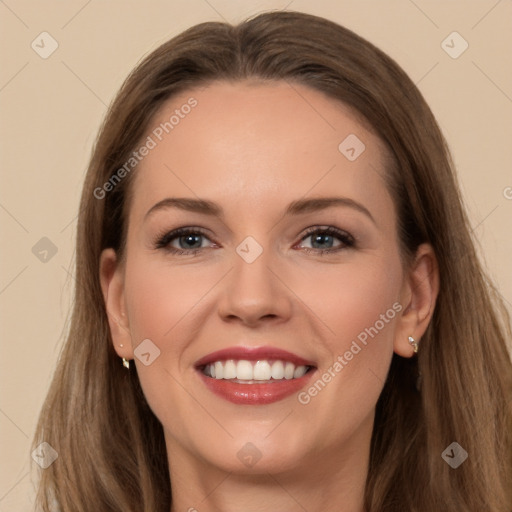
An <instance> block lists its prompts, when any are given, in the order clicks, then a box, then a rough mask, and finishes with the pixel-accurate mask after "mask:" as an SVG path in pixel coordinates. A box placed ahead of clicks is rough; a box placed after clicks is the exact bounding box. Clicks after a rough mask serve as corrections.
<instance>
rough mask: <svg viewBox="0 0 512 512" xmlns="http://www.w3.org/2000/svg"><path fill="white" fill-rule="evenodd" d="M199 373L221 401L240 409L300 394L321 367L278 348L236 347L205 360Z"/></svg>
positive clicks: (211, 355)
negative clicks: (237, 406)
mask: <svg viewBox="0 0 512 512" xmlns="http://www.w3.org/2000/svg"><path fill="white" fill-rule="evenodd" d="M195 369H196V371H197V375H198V376H199V378H200V379H201V381H202V383H203V384H204V385H205V387H206V388H207V389H208V390H209V391H211V392H212V393H213V394H215V395H217V396H218V397H220V398H223V399H224V400H227V401H228V402H231V403H234V404H236V405H266V404H271V403H273V402H277V401H279V400H283V399H285V398H287V397H289V396H291V395H293V394H294V393H298V392H299V391H300V390H301V389H302V388H303V387H304V386H306V384H307V383H308V382H309V381H310V379H311V378H312V376H313V375H314V374H315V372H316V370H317V367H316V366H315V363H314V362H313V361H308V360H306V359H303V358H302V357H299V356H298V355H296V354H293V353H291V352H288V351H285V350H281V349H278V348H275V347H268V346H267V347H244V346H235V347H231V348H227V349H224V350H219V351H217V352H214V353H211V354H209V355H207V356H205V357H203V358H201V359H200V360H199V361H197V362H196V364H195Z"/></svg>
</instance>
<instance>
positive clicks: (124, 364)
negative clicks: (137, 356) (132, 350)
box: [123, 357, 130, 370]
mask: <svg viewBox="0 0 512 512" xmlns="http://www.w3.org/2000/svg"><path fill="white" fill-rule="evenodd" d="M123 366H124V367H125V368H127V369H128V370H129V369H130V361H129V360H128V359H125V358H124V357H123Z"/></svg>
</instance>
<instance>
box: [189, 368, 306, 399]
mask: <svg viewBox="0 0 512 512" xmlns="http://www.w3.org/2000/svg"><path fill="white" fill-rule="evenodd" d="M198 373H199V376H200V377H201V379H202V380H203V382H204V383H205V385H206V387H207V388H208V389H209V390H210V391H212V392H213V393H215V394H216V395H218V396H220V397H221V398H224V399H225V400H228V401H229V402H232V403H234V404H238V405H266V404H271V403H273V402H278V401H279V400H283V399H285V398H287V397H289V396H290V395H293V394H294V393H297V392H299V391H300V390H301V389H302V388H303V387H304V386H305V385H306V383H307V382H308V381H309V379H310V378H311V375H312V374H313V373H315V370H310V371H309V372H308V373H306V374H305V375H304V376H302V377H300V378H298V379H289V380H286V379H282V380H275V381H271V382H268V383H262V384H239V383H238V382H232V381H230V380H226V379H213V378H212V377H207V376H206V375H205V374H204V373H203V372H202V371H200V370H198Z"/></svg>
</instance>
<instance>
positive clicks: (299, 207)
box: [144, 197, 376, 224]
mask: <svg viewBox="0 0 512 512" xmlns="http://www.w3.org/2000/svg"><path fill="white" fill-rule="evenodd" d="M333 206H344V207H348V208H352V209H354V210H356V211H358V212H361V213H363V214H364V215H366V216H367V217H368V218H369V219H370V220H371V221H372V222H373V223H374V224H376V222H375V219H374V218H373V215H372V214H371V213H370V211H369V210H368V209H367V208H366V207H365V206H363V205H362V204H361V203H359V202H357V201H354V200H353V199H350V198H348V197H316V198H311V199H299V200H297V201H293V202H291V203H290V204H289V205H288V206H287V208H286V211H285V216H286V215H300V214H305V213H312V212H317V211H321V210H325V209H327V208H331V207H333ZM167 208H177V209H180V210H185V211H189V212H195V213H202V214H204V215H212V216H215V217H219V218H221V219H223V218H224V212H223V210H222V208H221V207H220V206H219V205H218V204H216V203H214V202H212V201H208V200H206V199H193V198H186V197H167V198H165V199H162V201H159V202H158V203H156V204H155V205H154V206H152V207H151V208H150V209H149V210H148V211H147V213H146V215H145V217H144V219H145V220H146V219H147V218H148V217H149V216H150V215H152V214H153V213H155V212H157V211H159V210H164V209H167Z"/></svg>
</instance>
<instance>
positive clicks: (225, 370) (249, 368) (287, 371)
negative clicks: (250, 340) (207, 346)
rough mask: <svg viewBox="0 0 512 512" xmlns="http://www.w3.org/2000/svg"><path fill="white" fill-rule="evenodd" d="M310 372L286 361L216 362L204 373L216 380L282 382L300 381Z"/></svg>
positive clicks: (231, 360) (208, 366) (204, 370)
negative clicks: (272, 380)
mask: <svg viewBox="0 0 512 512" xmlns="http://www.w3.org/2000/svg"><path fill="white" fill-rule="evenodd" d="M307 370H308V367H307V366H295V365H294V364H293V363H290V362H284V361H273V362H270V361H266V360H262V361H261V360H260V361H246V360H240V361H235V360H233V359H229V360H228V361H215V363H210V364H207V365H206V366H205V367H204V369H203V373H204V374H205V375H207V376H208V377H213V378H215V379H238V380H243V381H250V380H270V379H271V378H272V379H275V380H280V379H287V380H289V379H298V378H299V377H302V376H303V375H304V374H305V373H306V372H307Z"/></svg>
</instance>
